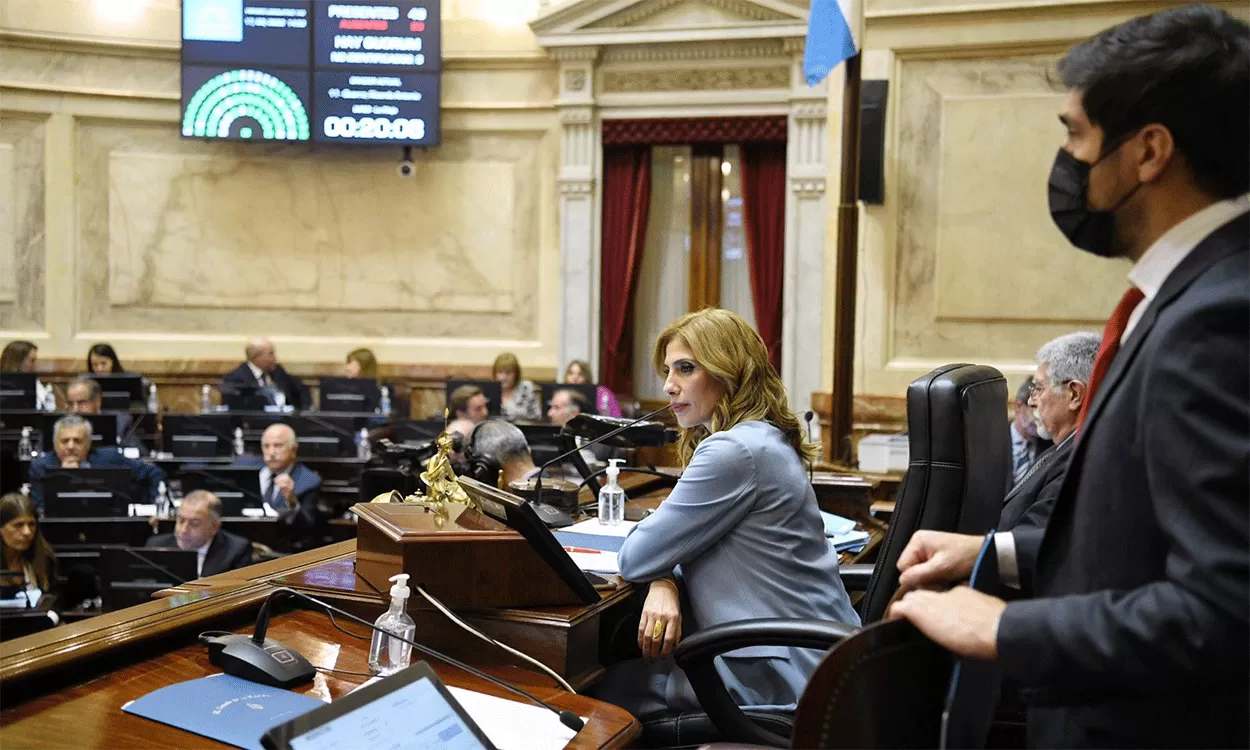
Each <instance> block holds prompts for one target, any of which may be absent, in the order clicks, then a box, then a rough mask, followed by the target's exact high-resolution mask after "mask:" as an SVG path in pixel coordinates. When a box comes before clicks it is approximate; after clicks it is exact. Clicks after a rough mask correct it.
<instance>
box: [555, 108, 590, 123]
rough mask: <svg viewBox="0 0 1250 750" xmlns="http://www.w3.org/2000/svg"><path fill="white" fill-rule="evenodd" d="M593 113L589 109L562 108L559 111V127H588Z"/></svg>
mask: <svg viewBox="0 0 1250 750" xmlns="http://www.w3.org/2000/svg"><path fill="white" fill-rule="evenodd" d="M594 117H595V113H594V110H592V109H591V108H590V107H562V108H561V109H560V124H561V125H589V124H590V122H591V121H592V120H593V119H594Z"/></svg>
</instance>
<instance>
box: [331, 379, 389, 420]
mask: <svg viewBox="0 0 1250 750" xmlns="http://www.w3.org/2000/svg"><path fill="white" fill-rule="evenodd" d="M381 399H382V389H381V388H379V387H378V380H377V378H321V392H320V394H319V395H318V397H317V407H318V408H319V409H321V410H322V411H354V412H368V413H370V414H372V413H373V412H375V411H377V409H378V403H379V402H380V401H381Z"/></svg>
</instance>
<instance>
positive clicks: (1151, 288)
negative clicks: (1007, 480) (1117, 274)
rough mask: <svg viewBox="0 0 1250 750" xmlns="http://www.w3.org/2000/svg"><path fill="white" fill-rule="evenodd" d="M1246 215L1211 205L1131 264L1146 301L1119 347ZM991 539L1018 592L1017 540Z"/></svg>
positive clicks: (1239, 202)
mask: <svg viewBox="0 0 1250 750" xmlns="http://www.w3.org/2000/svg"><path fill="white" fill-rule="evenodd" d="M1247 211H1250V194H1248V195H1241V196H1238V197H1236V198H1230V199H1228V200H1223V201H1219V202H1218V203H1212V204H1211V205H1209V206H1207V207H1206V208H1204V209H1202V210H1201V211H1199V212H1198V213H1196V214H1194V215H1193V216H1190V217H1189V218H1187V219H1185V220H1184V221H1182V222H1180V223H1179V224H1177V225H1176V226H1174V227H1172V228H1171V229H1169V230H1168V231H1166V232H1164V233H1163V235H1162V236H1161V237H1159V239H1157V240H1155V242H1154V244H1153V245H1151V246H1150V247H1149V248H1147V249H1146V252H1145V253H1143V254H1142V256H1141V258H1139V259H1138V260H1137V262H1136V263H1134V264H1133V268H1132V270H1130V271H1129V272H1128V280H1129V282H1130V283H1131V284H1132V285H1133V286H1135V287H1137V288H1138V289H1140V290H1141V291H1142V294H1144V295H1145V299H1143V300H1142V301H1141V303H1140V304H1138V305H1137V307H1136V308H1134V309H1133V313H1132V315H1130V316H1129V318H1128V323H1127V324H1126V325H1125V326H1124V334H1123V335H1122V336H1120V343H1124V342H1125V341H1127V340H1128V337H1129V334H1131V333H1132V332H1133V329H1134V328H1136V327H1137V324H1138V322H1140V321H1141V319H1142V316H1143V315H1144V314H1145V313H1146V307H1147V306H1149V305H1150V302H1151V301H1152V300H1154V298H1155V296H1156V295H1158V294H1159V290H1160V289H1162V288H1163V283H1164V282H1165V281H1167V279H1168V277H1169V276H1171V275H1172V272H1173V271H1175V270H1176V267H1177V266H1179V265H1180V264H1181V261H1183V260H1185V258H1186V256H1188V255H1189V254H1190V253H1191V252H1193V250H1194V248H1196V247H1198V244H1199V243H1200V242H1202V241H1203V240H1205V239H1206V238H1207V237H1209V236H1210V235H1211V234H1213V233H1214V232H1215V230H1217V229H1219V228H1220V227H1222V226H1224V225H1225V224H1227V223H1228V222H1230V221H1232V220H1233V219H1235V218H1237V217H1238V216H1241V215H1242V214H1244V213H1246V212H1247ZM994 538H995V543H994V549H995V551H996V552H997V557H998V574H999V578H1000V579H1001V580H1002V582H1003V585H1004V586H1010V587H1011V588H1014V589H1018V588H1020V566H1019V564H1018V563H1017V561H1016V538H1015V537H1014V536H1012V534H1011V532H1010V531H1005V532H1003V533H1001V534H996V535H995V537H994Z"/></svg>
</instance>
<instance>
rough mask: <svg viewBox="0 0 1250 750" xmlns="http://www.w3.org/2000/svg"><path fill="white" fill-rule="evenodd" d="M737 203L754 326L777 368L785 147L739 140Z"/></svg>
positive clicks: (779, 352)
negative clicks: (739, 192)
mask: <svg viewBox="0 0 1250 750" xmlns="http://www.w3.org/2000/svg"><path fill="white" fill-rule="evenodd" d="M741 153H742V209H743V218H744V219H745V224H746V232H747V252H748V254H749V256H750V261H751V299H752V301H753V302H754V303H755V327H756V329H757V330H759V332H760V336H761V337H762V338H763V339H764V344H765V345H766V346H767V347H768V361H769V362H772V363H773V367H775V368H777V370H778V371H780V370H781V285H782V281H783V273H784V269H785V250H786V247H785V243H786V147H785V144H776V143H744V144H742V149H741Z"/></svg>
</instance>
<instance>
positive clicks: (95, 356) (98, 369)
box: [87, 344, 126, 375]
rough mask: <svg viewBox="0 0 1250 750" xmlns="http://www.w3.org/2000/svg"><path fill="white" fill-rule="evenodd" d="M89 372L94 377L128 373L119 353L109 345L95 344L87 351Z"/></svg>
mask: <svg viewBox="0 0 1250 750" xmlns="http://www.w3.org/2000/svg"><path fill="white" fill-rule="evenodd" d="M87 372H89V373H91V374H92V375H120V374H123V373H125V372H126V368H125V367H122V361H121V360H120V359H118V358H117V352H116V351H114V350H113V347H112V346H111V345H109V344H95V345H93V346H92V347H91V348H90V349H88V350H87Z"/></svg>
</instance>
